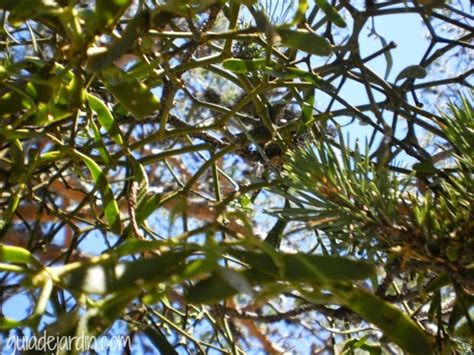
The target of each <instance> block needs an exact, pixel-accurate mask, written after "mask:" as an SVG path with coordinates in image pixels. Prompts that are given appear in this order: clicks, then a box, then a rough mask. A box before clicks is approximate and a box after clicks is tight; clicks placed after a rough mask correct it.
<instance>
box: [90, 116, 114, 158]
mask: <svg viewBox="0 0 474 355" xmlns="http://www.w3.org/2000/svg"><path fill="white" fill-rule="evenodd" d="M89 126H90V128H91V129H92V133H89V132H88V133H89V136H90V137H91V138H92V139H94V142H95V143H96V144H97V150H98V151H99V155H100V157H101V158H102V160H103V161H104V163H105V165H106V166H110V165H111V159H110V155H109V152H108V151H107V148H106V147H105V144H104V142H103V141H102V137H101V135H100V131H99V128H97V126H96V124H95V123H94V121H92V120H90V121H89Z"/></svg>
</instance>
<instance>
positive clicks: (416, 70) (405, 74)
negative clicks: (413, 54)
mask: <svg viewBox="0 0 474 355" xmlns="http://www.w3.org/2000/svg"><path fill="white" fill-rule="evenodd" d="M426 75H427V72H426V69H425V68H424V67H422V66H420V65H410V66H408V67H406V68H405V69H403V70H402V71H401V72H400V74H398V75H397V78H396V79H395V82H397V81H399V80H402V79H405V78H416V79H423V78H424V77H425V76H426Z"/></svg>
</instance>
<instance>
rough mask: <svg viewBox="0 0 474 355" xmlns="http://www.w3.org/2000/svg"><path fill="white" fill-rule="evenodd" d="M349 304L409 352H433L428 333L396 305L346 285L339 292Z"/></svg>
mask: <svg viewBox="0 0 474 355" xmlns="http://www.w3.org/2000/svg"><path fill="white" fill-rule="evenodd" d="M337 295H338V297H339V298H340V299H341V301H342V302H343V303H344V305H345V306H347V307H348V308H350V309H352V310H353V311H354V312H356V313H358V314H359V315H360V316H361V317H362V318H364V319H365V320H367V321H368V322H370V323H372V324H374V325H376V326H377V327H378V328H380V330H382V331H383V332H384V334H385V336H386V337H387V338H388V339H389V340H390V341H392V342H394V343H395V344H397V345H398V346H399V347H400V348H401V349H402V350H404V351H406V352H407V353H409V354H420V355H425V354H432V353H433V351H432V348H431V343H430V341H429V340H428V338H427V336H426V334H425V333H424V332H423V330H422V329H420V328H419V327H418V326H417V325H416V324H415V323H414V322H413V321H412V320H411V319H410V318H408V317H407V316H406V315H404V314H403V313H402V311H400V310H399V309H398V308H396V307H395V306H393V305H391V304H389V303H387V302H385V301H383V300H381V299H380V298H378V297H376V296H375V295H373V294H371V293H370V292H367V291H364V290H361V289H357V288H352V287H351V288H344V289H343V290H341V291H340V292H337Z"/></svg>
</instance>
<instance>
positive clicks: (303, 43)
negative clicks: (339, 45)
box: [277, 28, 332, 56]
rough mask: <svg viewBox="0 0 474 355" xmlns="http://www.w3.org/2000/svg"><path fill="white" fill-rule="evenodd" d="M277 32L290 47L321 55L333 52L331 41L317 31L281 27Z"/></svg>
mask: <svg viewBox="0 0 474 355" xmlns="http://www.w3.org/2000/svg"><path fill="white" fill-rule="evenodd" d="M277 32H278V34H279V35H280V37H281V42H282V43H283V44H285V45H286V46H288V47H290V48H294V49H299V50H302V51H304V52H307V53H310V54H315V55H319V56H328V55H330V54H331V53H332V45H331V44H330V43H329V41H328V40H327V39H326V38H324V37H322V36H319V35H317V34H315V33H312V32H309V31H306V30H301V29H298V30H290V29H286V28H279V29H278V30H277Z"/></svg>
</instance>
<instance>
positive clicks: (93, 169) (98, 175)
mask: <svg viewBox="0 0 474 355" xmlns="http://www.w3.org/2000/svg"><path fill="white" fill-rule="evenodd" d="M74 155H75V156H77V157H78V158H80V159H81V160H82V161H83V162H84V163H85V164H86V166H87V168H88V169H89V171H90V173H91V176H92V179H93V180H94V182H95V184H96V185H97V188H98V190H99V192H100V194H101V197H102V204H103V206H104V214H105V219H106V220H107V222H108V224H109V227H110V230H111V231H112V232H114V233H116V234H120V233H121V231H122V225H121V223H120V210H119V207H118V204H117V201H116V200H115V197H114V194H113V192H112V188H111V187H110V184H109V182H108V181H107V177H106V176H105V174H104V173H103V172H102V170H101V168H100V166H99V165H97V163H96V162H95V161H94V160H92V159H91V158H89V157H88V156H86V155H84V154H82V153H80V152H78V151H77V150H74Z"/></svg>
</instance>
